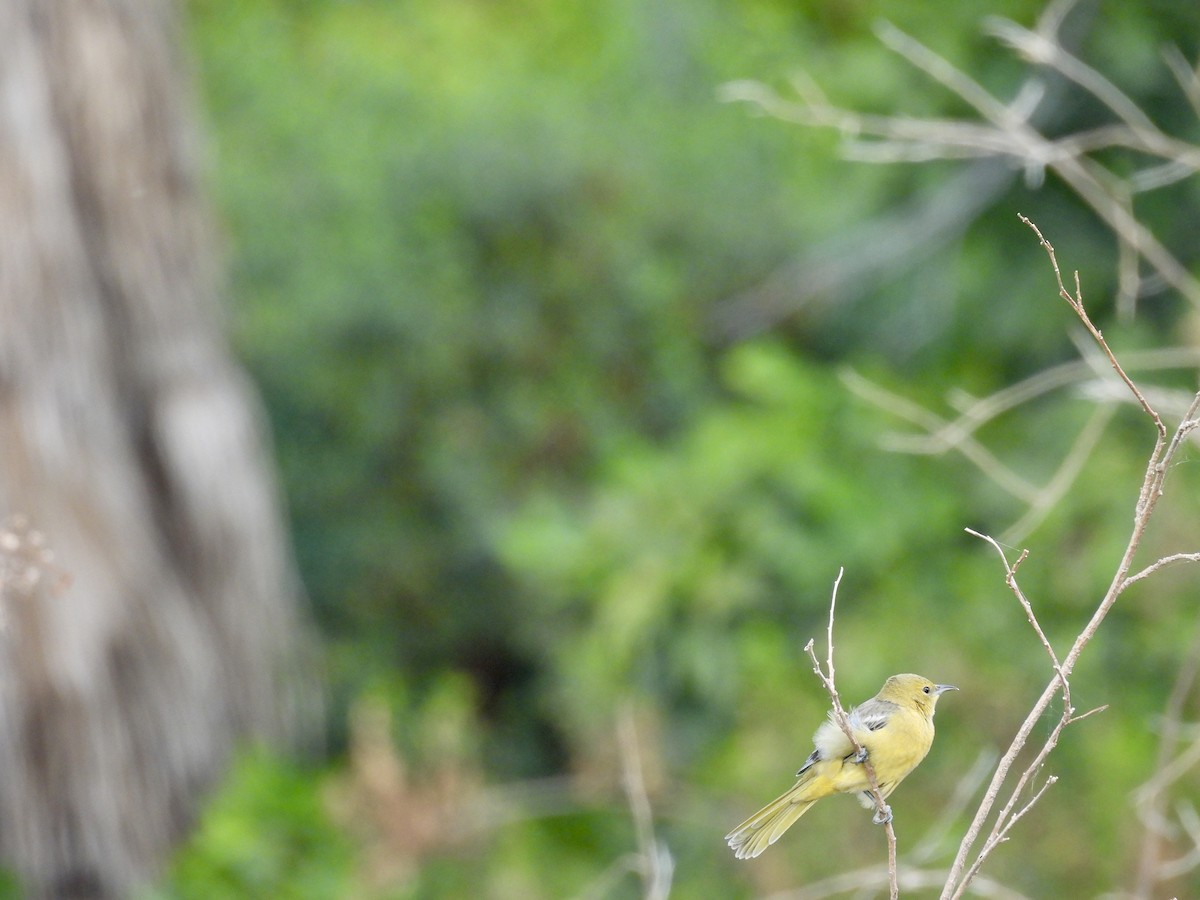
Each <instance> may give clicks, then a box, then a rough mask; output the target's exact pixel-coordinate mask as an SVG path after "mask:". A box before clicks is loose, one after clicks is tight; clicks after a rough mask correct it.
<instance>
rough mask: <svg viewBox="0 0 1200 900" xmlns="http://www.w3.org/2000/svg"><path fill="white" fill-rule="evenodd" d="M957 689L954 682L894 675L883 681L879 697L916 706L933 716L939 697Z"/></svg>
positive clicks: (918, 676)
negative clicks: (938, 682) (947, 682)
mask: <svg viewBox="0 0 1200 900" xmlns="http://www.w3.org/2000/svg"><path fill="white" fill-rule="evenodd" d="M957 690H958V688H956V687H955V686H954V685H952V684H935V683H934V682H932V681H930V680H929V679H928V678H924V677H922V676H920V675H893V676H892V677H891V678H889V679H888V680H887V681H885V682H884V683H883V688H882V689H881V690H880V691H879V699H881V700H890V701H891V702H892V703H896V704H899V705H901V706H915V707H916V708H917V709H919V710H921V711H922V712H924V713H925V714H926V715H927V716H929V717H930V718H932V717H933V710H934V707H936V706H937V701H938V697H940V696H941V695H942V694H944V693H945V692H946V691H957Z"/></svg>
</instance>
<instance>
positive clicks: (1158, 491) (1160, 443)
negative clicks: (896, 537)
mask: <svg viewBox="0 0 1200 900" xmlns="http://www.w3.org/2000/svg"><path fill="white" fill-rule="evenodd" d="M1028 224H1030V227H1034V226H1033V225H1032V223H1028ZM1034 231H1035V233H1037V234H1038V239H1039V240H1040V241H1041V242H1042V245H1043V246H1044V247H1047V248H1048V252H1049V250H1050V249H1052V248H1049V247H1048V242H1046V240H1045V238H1043V237H1042V236H1041V234H1040V232H1038V231H1037V229H1036V228H1035V227H1034ZM1051 261H1052V264H1053V265H1054V269H1055V274H1056V277H1057V280H1058V282H1059V286H1060V290H1061V291H1062V292H1063V294H1064V295H1066V296H1067V297H1068V299H1069V300H1072V301H1075V302H1072V303H1071V305H1072V308H1073V309H1075V312H1076V314H1077V315H1078V316H1079V317H1080V319H1081V320H1083V321H1084V324H1085V327H1087V326H1089V325H1090V322H1088V321H1087V320H1086V312H1085V311H1084V309H1083V301H1082V295H1081V292H1080V290H1079V286H1078V278H1076V294H1075V296H1074V297H1071V295H1069V294H1067V292H1066V289H1065V288H1064V287H1063V286H1062V279H1061V276H1060V275H1059V272H1058V266H1057V260H1056V259H1055V258H1054V256H1053V254H1052V253H1051ZM1089 331H1090V332H1091V333H1092V335H1093V337H1094V338H1095V340H1096V342H1097V343H1098V344H1099V345H1100V346H1101V348H1102V349H1103V350H1104V351H1105V354H1106V355H1107V356H1108V357H1109V358H1110V360H1111V361H1112V364H1113V366H1114V369H1115V370H1116V371H1117V373H1118V375H1119V376H1121V378H1122V380H1123V381H1125V383H1126V384H1127V386H1129V388H1130V391H1131V392H1132V393H1133V394H1134V396H1135V397H1137V398H1138V401H1139V403H1140V404H1141V405H1142V408H1143V409H1145V410H1146V412H1147V413H1148V414H1149V415H1150V416H1151V418H1152V419H1153V421H1154V422H1155V426H1156V430H1157V431H1158V434H1157V436H1156V440H1155V444H1154V449H1153V451H1152V452H1151V454H1150V459H1149V461H1148V462H1147V465H1146V472H1145V475H1144V477H1143V479H1142V487H1141V490H1140V491H1139V496H1138V502H1137V506H1136V509H1135V514H1134V523H1133V529H1132V531H1131V533H1130V536H1129V539H1128V541H1127V543H1126V546H1125V551H1124V553H1123V554H1122V556H1121V559H1120V561H1119V562H1118V564H1117V568H1116V572H1115V574H1114V575H1113V579H1112V581H1111V582H1110V584H1109V587H1108V589H1107V591H1105V594H1104V596H1103V597H1102V598H1101V600H1100V602H1099V604H1098V605H1097V607H1096V609H1095V611H1094V612H1093V613H1092V616H1091V618H1090V619H1089V620H1088V622H1087V624H1086V625H1084V627H1083V629H1082V630H1081V631H1080V632H1079V635H1078V636H1077V637H1076V639H1075V641H1074V643H1073V644H1072V645H1071V648H1070V650H1069V651H1068V652H1067V654H1066V656H1065V657H1063V658H1062V661H1061V663H1060V664H1059V665H1058V667H1057V668H1056V671H1055V675H1054V677H1053V678H1052V679H1051V681H1050V682H1049V683H1048V684H1047V685H1046V687H1045V689H1044V690H1043V691H1042V694H1041V696H1040V697H1039V698H1038V700H1037V701H1036V702H1035V703H1034V705H1033V707H1032V709H1030V711H1029V713H1028V715H1027V716H1026V718H1025V721H1024V722H1022V724H1021V726H1020V728H1019V729H1018V730H1017V733H1016V735H1015V736H1014V738H1013V741H1012V743H1011V744H1010V746H1009V749H1008V750H1007V751H1006V752H1005V753H1004V755H1003V756H1002V757H1001V759H1000V762H999V763H998V764H997V766H996V772H995V774H994V775H993V776H992V781H991V783H990V784H989V786H988V790H987V792H986V793H985V795H984V799H983V802H981V803H980V805H979V809H978V810H977V811H976V813H975V817H974V818H973V819H972V821H971V823H970V825H969V826H968V828H967V832H966V834H965V835H964V837H963V840H962V843H961V844H960V845H959V849H958V853H957V854H956V856H955V858H954V862H953V864H952V865H951V867H950V873H949V876H948V877H947V880H946V885H945V887H944V889H943V891H942V898H943V900H947V898H957V897H961V896H962V895H963V893H964V892H965V891H966V889H967V887H968V886H969V884H970V882H971V880H972V879H973V878H974V877H975V873H977V872H978V870H979V866H980V865H982V862H983V860H984V859H985V858H986V857H987V855H988V854H989V853H990V852H991V850H992V849H993V848H994V846H995V844H994V843H992V842H991V838H992V837H995V836H996V835H997V834H999V833H1000V830H1001V829H1004V827H1005V826H1004V821H1005V818H1006V817H1007V816H1008V814H1009V812H1010V811H1011V808H1012V804H1013V802H1014V800H1015V797H1016V795H1017V792H1019V790H1020V789H1021V788H1022V786H1023V784H1024V782H1025V781H1026V779H1027V777H1028V776H1029V774H1030V773H1031V772H1032V771H1033V770H1034V769H1033V766H1036V765H1040V763H1041V761H1042V760H1043V759H1044V758H1045V756H1046V755H1047V754H1048V753H1049V752H1050V750H1051V749H1053V747H1054V745H1055V744H1056V743H1057V740H1058V735H1059V733H1060V732H1061V730H1062V729H1063V728H1064V727H1065V726H1066V725H1068V724H1070V722H1071V721H1072V717H1071V710H1070V707H1069V706H1067V707H1066V708H1065V709H1064V715H1063V718H1062V719H1060V721H1059V723H1058V725H1057V726H1056V727H1055V729H1054V730H1053V731H1052V733H1051V735H1050V737H1049V738H1047V740H1046V742H1045V743H1044V744H1043V747H1042V750H1041V751H1040V752H1039V753H1038V756H1037V758H1036V759H1035V760H1034V763H1033V764H1031V767H1030V768H1027V769H1026V773H1025V775H1023V776H1022V777H1021V778H1020V779H1019V780H1018V783H1017V789H1016V791H1014V793H1013V795H1012V796H1011V797H1010V800H1009V803H1008V804H1007V805H1006V806H1005V808H1004V809H1003V810H1001V812H1000V813H999V814H998V816H997V821H996V824H995V825H994V826H993V829H992V834H991V836H989V841H988V842H987V843H985V846H984V848H983V850H982V851H981V852H980V854H979V858H977V859H976V861H975V863H974V864H973V865H972V866H971V867H970V869H969V870H967V869H966V859H967V855H968V853H969V852H970V849H971V847H972V846H973V845H974V843H975V841H976V840H977V839H978V837H979V833H980V830H981V829H982V827H983V823H984V821H985V820H986V819H987V818H988V816H989V815H990V814H991V811H992V809H993V807H994V804H995V801H996V798H997V796H998V794H999V792H1000V788H1001V785H1002V784H1003V782H1004V781H1005V779H1006V778H1007V776H1008V772H1009V770H1010V769H1011V767H1012V764H1013V762H1014V761H1015V760H1016V757H1017V755H1018V754H1019V753H1020V752H1021V750H1022V749H1023V748H1024V747H1025V744H1026V742H1027V741H1028V739H1029V736H1030V734H1031V733H1032V732H1033V729H1034V727H1035V726H1036V724H1037V723H1038V722H1039V721H1040V719H1041V717H1042V714H1043V713H1044V712H1045V711H1046V709H1047V707H1048V706H1049V705H1050V702H1051V700H1052V699H1053V697H1054V695H1055V694H1056V693H1057V692H1058V690H1059V688H1060V687H1061V685H1062V684H1063V682H1066V681H1069V679H1070V675H1071V672H1072V671H1073V670H1074V668H1075V664H1076V662H1077V661H1078V660H1079V657H1080V655H1081V654H1082V653H1083V650H1084V648H1085V647H1086V646H1087V645H1088V643H1090V642H1091V640H1092V638H1093V637H1094V636H1095V634H1096V631H1097V630H1098V629H1099V627H1100V625H1101V624H1102V623H1103V621H1104V619H1105V618H1106V617H1107V616H1108V613H1109V611H1110V610H1111V609H1112V607H1113V605H1114V604H1115V603H1116V601H1117V599H1118V598H1119V597H1120V595H1121V593H1122V592H1123V591H1124V589H1125V588H1126V587H1127V586H1128V584H1129V583H1130V582H1129V569H1130V567H1131V565H1132V563H1133V558H1134V555H1135V554H1136V553H1137V550H1138V547H1139V546H1140V545H1141V541H1142V537H1143V535H1144V534H1145V531H1146V528H1147V526H1148V524H1149V521H1150V518H1151V516H1152V515H1153V513H1154V510H1155V508H1156V506H1157V504H1158V501H1159V499H1160V498H1161V496H1162V486H1163V483H1164V481H1165V479H1166V473H1167V471H1168V470H1169V468H1170V466H1171V463H1172V462H1173V460H1174V457H1175V454H1176V453H1177V452H1178V450H1179V448H1180V446H1181V445H1182V443H1183V441H1184V440H1185V439H1186V437H1187V435H1188V434H1189V433H1190V432H1191V431H1192V430H1193V429H1195V428H1196V427H1197V423H1196V422H1194V421H1193V420H1194V419H1195V418H1196V413H1197V410H1198V409H1200V393H1197V394H1196V397H1195V398H1194V400H1193V402H1192V404H1191V406H1190V407H1189V409H1188V414H1187V416H1186V417H1185V419H1184V421H1183V422H1182V423H1181V424H1180V425H1179V427H1178V428H1177V429H1176V430H1175V433H1174V434H1173V435H1172V437H1171V439H1170V440H1169V441H1168V440H1167V439H1166V429H1165V427H1164V426H1163V425H1162V420H1161V419H1160V418H1159V417H1158V415H1157V414H1156V413H1155V412H1154V410H1153V409H1152V408H1151V407H1150V406H1149V404H1148V403H1146V402H1145V398H1144V397H1143V396H1142V394H1141V392H1140V391H1139V390H1138V389H1137V386H1136V385H1134V384H1132V382H1130V381H1129V378H1128V376H1127V375H1125V372H1124V370H1123V369H1122V368H1121V366H1120V365H1119V364H1118V363H1117V361H1116V359H1115V357H1113V356H1112V352H1111V350H1109V349H1108V345H1107V343H1106V342H1105V341H1104V338H1103V335H1101V334H1100V332H1099V330H1098V329H1095V328H1094V326H1093V327H1089ZM1007 568H1008V567H1007V564H1006V569H1007ZM1009 827H1011V822H1010V823H1009Z"/></svg>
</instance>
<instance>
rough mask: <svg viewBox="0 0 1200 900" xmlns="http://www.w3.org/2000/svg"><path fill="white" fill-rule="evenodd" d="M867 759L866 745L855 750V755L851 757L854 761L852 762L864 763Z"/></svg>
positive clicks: (851, 760)
mask: <svg viewBox="0 0 1200 900" xmlns="http://www.w3.org/2000/svg"><path fill="white" fill-rule="evenodd" d="M866 761H867V748H866V747H859V748H858V749H857V750H855V751H854V755H853V756H851V757H850V762H852V763H859V764H862V763H865V762H866Z"/></svg>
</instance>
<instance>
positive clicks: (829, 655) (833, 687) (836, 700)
mask: <svg viewBox="0 0 1200 900" xmlns="http://www.w3.org/2000/svg"><path fill="white" fill-rule="evenodd" d="M844 573H845V569H844V568H839V569H838V574H837V578H835V579H834V582H833V592H832V594H831V595H830V598H829V625H828V627H827V628H826V631H825V640H826V648H827V649H826V654H825V667H826V668H825V670H824V671H822V669H821V663H820V661H819V660H818V659H817V654H816V651H814V650H813V641H812V639H811V638H810V639H809V641H808V643H807V644H805V645H804V650H805V652H806V653H808V655H809V658H810V659H812V662H813V672H814V673H816V676H817V677H818V678H819V679H821V684H823V685H824V686H825V690H826V691H827V692H828V693H829V698H830V700H832V701H833V717H834V721H835V722H837V724H838V727H839V728H841V729H842V732H843V733H844V734H845V735H846V738H847V739H848V740H849V741H850V744H851V746H852V747H854V750H855V753H856V754H858V755H859V756H860V757H862V759H863V761H862V767H863V771H864V772H866V775H867V783H868V784H870V786H871V797H872V798H873V799H874V801H875V810H876V814H877V816H878V819H877V820H876V821H879V820H882V821H883V827H884V832H885V833H886V834H887V845H888V884H889V887H890V889H891V898H892V900H896V898H897V897H899V896H900V887H899V883H898V882H897V874H896V829H895V828H894V827H893V825H892V817H891V810H890V809H888V805H887V803H886V802H885V801H884V799H883V793H882V792H881V791H880V790H879V779H878V778H877V777H876V775H875V766H874V765H873V764H872V763H871V760H870V758H869V757H868V756H867V755H866V752H865V751H864V750H863V747H862V744H860V743H859V742H858V738H856V737H855V736H854V729H852V728H851V727H850V718H849V716H847V715H846V710H845V707H843V706H842V699H841V697H840V696H839V695H838V690H837V682H836V678H835V673H834V668H833V618H834V610H835V609H836V607H837V592H838V586H839V585H840V584H841V583H842V575H843V574H844ZM826 673H828V674H826Z"/></svg>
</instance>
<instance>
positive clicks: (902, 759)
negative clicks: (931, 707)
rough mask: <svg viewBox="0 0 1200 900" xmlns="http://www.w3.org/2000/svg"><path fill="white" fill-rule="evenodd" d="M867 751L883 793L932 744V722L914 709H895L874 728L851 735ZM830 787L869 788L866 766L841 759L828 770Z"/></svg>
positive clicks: (862, 789) (844, 788) (888, 791)
mask: <svg viewBox="0 0 1200 900" xmlns="http://www.w3.org/2000/svg"><path fill="white" fill-rule="evenodd" d="M854 736H855V737H856V738H857V739H858V742H859V743H860V744H861V745H862V746H863V749H865V750H866V751H867V756H868V758H869V759H870V761H871V765H872V767H873V768H874V769H875V778H876V780H877V781H878V782H879V788H880V791H881V792H882V793H883V795H884V796H885V797H886V796H887V795H888V794H890V793H891V792H892V791H893V790H894V789H895V787H896V785H898V784H899V783H900V782H901V781H902V780H903V779H904V777H905V776H906V775H908V773H909V772H911V771H912V770H913V769H915V768H916V767H917V764H918V763H920V762H921V760H923V759H924V758H925V755H926V754H927V753H928V752H929V748H930V746H932V744H933V722H932V720H930V719H929V717H928V716H926V715H924V714H923V713H921V712H919V711H918V710H915V709H907V708H901V709H898V710H897V711H896V712H895V713H893V714H892V716H891V717H890V718H889V719H888V723H887V725H886V726H885V727H884V728H881V729H879V730H878V731H867V730H865V729H863V730H860V731H856V732H855V735H854ZM832 781H833V784H834V787H833V789H834V790H835V791H837V792H841V793H851V792H855V791H865V790H869V789H870V787H871V784H870V779H868V778H867V773H866V768H865V767H864V766H862V765H860V764H858V763H854V762H850V761H845V762H843V763H842V765H841V767H840V769H839V771H838V772H837V773H835V774H832Z"/></svg>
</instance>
